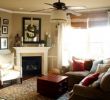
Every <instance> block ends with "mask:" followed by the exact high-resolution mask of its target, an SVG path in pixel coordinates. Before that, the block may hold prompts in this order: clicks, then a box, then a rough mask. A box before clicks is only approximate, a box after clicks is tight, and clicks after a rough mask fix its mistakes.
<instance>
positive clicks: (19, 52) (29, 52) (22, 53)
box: [13, 47, 50, 77]
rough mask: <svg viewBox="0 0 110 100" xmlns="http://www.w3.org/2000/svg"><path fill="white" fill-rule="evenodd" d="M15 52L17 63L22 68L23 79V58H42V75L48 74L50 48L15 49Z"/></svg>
mask: <svg viewBox="0 0 110 100" xmlns="http://www.w3.org/2000/svg"><path fill="white" fill-rule="evenodd" d="M13 48H14V50H15V54H16V55H15V58H16V59H15V61H16V65H17V66H21V77H22V57H29V56H41V57H42V63H41V74H42V75H47V74H48V50H49V49H50V47H13Z"/></svg>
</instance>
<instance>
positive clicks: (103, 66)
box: [96, 64, 110, 73]
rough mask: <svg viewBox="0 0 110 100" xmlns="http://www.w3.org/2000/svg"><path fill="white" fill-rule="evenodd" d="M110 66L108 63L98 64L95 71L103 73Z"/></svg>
mask: <svg viewBox="0 0 110 100" xmlns="http://www.w3.org/2000/svg"><path fill="white" fill-rule="evenodd" d="M109 68H110V65H108V64H98V66H97V70H96V72H99V73H104V72H106V71H107V70H108V69H109Z"/></svg>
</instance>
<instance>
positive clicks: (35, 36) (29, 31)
mask: <svg viewBox="0 0 110 100" xmlns="http://www.w3.org/2000/svg"><path fill="white" fill-rule="evenodd" d="M22 27H23V43H39V42H40V41H41V19H40V18H33V17H32V18H31V17H23V19H22Z"/></svg>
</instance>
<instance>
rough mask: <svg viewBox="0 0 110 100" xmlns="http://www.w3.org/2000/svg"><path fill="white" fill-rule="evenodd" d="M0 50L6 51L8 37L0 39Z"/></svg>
mask: <svg viewBox="0 0 110 100" xmlns="http://www.w3.org/2000/svg"><path fill="white" fill-rule="evenodd" d="M0 49H1V50H2V49H8V37H0Z"/></svg>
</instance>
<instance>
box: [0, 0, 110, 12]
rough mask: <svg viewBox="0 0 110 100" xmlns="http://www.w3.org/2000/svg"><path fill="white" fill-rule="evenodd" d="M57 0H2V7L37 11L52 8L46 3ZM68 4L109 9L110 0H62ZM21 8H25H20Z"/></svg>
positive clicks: (0, 2)
mask: <svg viewBox="0 0 110 100" xmlns="http://www.w3.org/2000/svg"><path fill="white" fill-rule="evenodd" d="M54 2H57V0H0V8H3V9H7V10H11V11H24V12H27V11H35V10H42V9H47V8H51V6H49V5H46V4H44V3H51V4H52V3H54ZM61 2H64V3H65V4H66V5H67V6H86V7H87V9H93V8H98V9H101V8H102V9H103V8H104V9H105V8H107V9H109V8H110V0H61ZM19 8H23V9H22V10H20V9H19Z"/></svg>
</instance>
